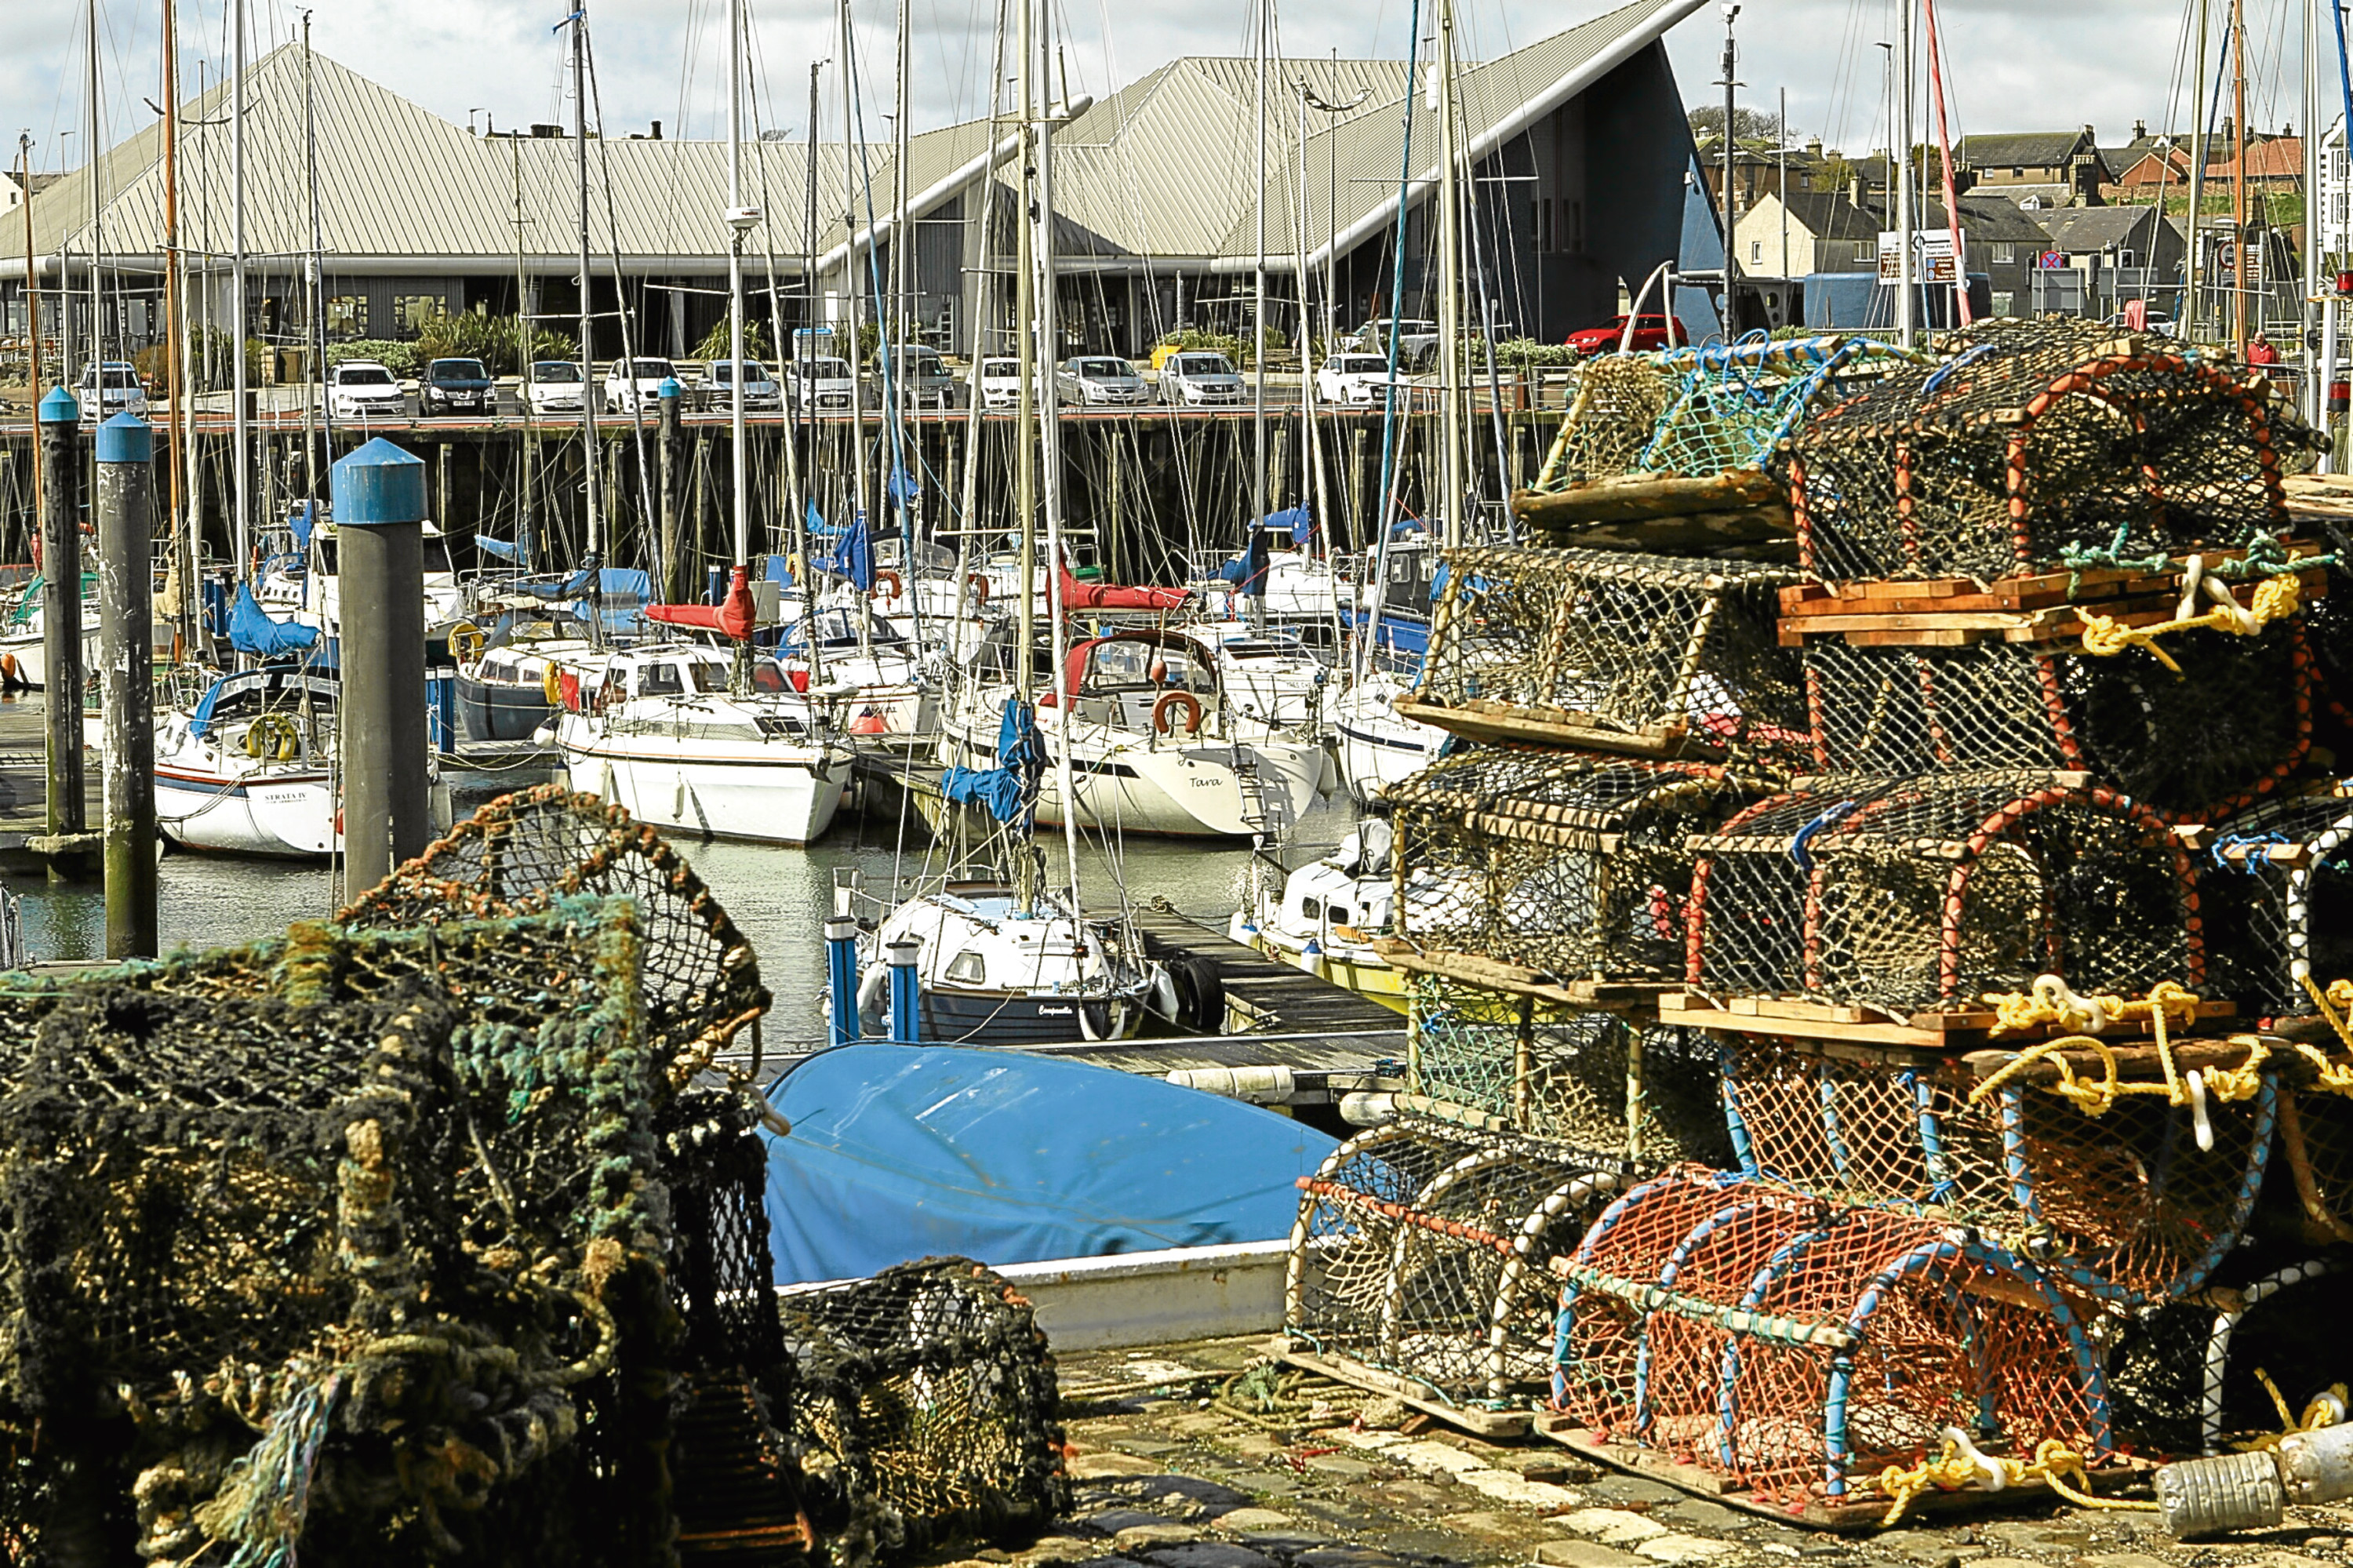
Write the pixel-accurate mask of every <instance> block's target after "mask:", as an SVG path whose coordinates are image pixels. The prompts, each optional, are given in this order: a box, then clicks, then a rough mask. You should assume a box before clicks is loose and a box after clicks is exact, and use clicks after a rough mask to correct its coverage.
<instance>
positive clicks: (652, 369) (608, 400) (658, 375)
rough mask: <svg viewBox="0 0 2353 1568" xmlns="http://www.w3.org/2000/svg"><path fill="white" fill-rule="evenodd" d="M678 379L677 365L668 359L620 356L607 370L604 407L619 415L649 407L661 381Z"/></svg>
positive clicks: (656, 397) (659, 395) (658, 390)
mask: <svg viewBox="0 0 2353 1568" xmlns="http://www.w3.org/2000/svg"><path fill="white" fill-rule="evenodd" d="M677 379H678V367H677V366H674V365H672V364H671V363H670V361H669V360H667V359H617V360H615V361H613V368H612V369H610V370H608V371H607V372H606V373H605V407H606V408H610V409H612V410H613V411H614V412H615V413H617V414H634V413H636V412H638V410H639V409H640V408H643V409H648V410H650V409H651V408H653V407H654V405H655V400H656V399H658V398H659V397H661V384H662V383H663V382H665V381H675V380H677Z"/></svg>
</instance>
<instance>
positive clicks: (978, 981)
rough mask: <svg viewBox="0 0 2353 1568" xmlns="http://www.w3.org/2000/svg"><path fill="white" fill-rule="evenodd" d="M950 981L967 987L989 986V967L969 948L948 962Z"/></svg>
mask: <svg viewBox="0 0 2353 1568" xmlns="http://www.w3.org/2000/svg"><path fill="white" fill-rule="evenodd" d="M948 979H950V980H957V981H961V982H962V983H964V984H965V985H987V983H988V966H987V964H985V963H983V962H982V961H981V957H980V955H979V954H978V953H977V952H975V951H974V950H972V949H971V948H965V950H964V951H963V952H961V953H958V954H957V955H956V956H955V958H953V959H949V960H948Z"/></svg>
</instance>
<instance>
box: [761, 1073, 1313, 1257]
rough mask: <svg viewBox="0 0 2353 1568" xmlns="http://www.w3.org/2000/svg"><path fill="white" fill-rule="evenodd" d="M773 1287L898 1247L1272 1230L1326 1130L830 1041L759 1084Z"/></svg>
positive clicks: (906, 1252)
mask: <svg viewBox="0 0 2353 1568" xmlns="http://www.w3.org/2000/svg"><path fill="white" fill-rule="evenodd" d="M768 1099H769V1103H771V1104H772V1105H774V1106H775V1107H776V1109H777V1110H779V1111H781V1112H782V1113H783V1114H784V1116H785V1118H786V1120H788V1121H790V1122H791V1123H792V1128H793V1130H792V1134H791V1136H789V1137H786V1138H778V1137H776V1135H775V1134H773V1133H763V1134H762V1135H761V1137H762V1139H763V1141H765V1143H766V1144H767V1148H768V1191H767V1210H768V1246H769V1250H770V1253H771V1255H773V1258H774V1260H775V1264H776V1283H777V1284H779V1285H797V1284H804V1283H807V1282H811V1281H815V1280H821V1279H849V1278H856V1277H863V1276H865V1275H870V1274H873V1273H875V1272H876V1271H877V1270H880V1269H883V1268H887V1267H889V1266H891V1265H892V1264H894V1263H903V1262H905V1261H906V1260H907V1259H909V1258H911V1257H928V1256H936V1255H943V1254H956V1255H962V1256H965V1257H971V1258H976V1259H978V1260H979V1261H981V1262H983V1263H988V1264H1008V1263H1039V1262H1043V1261H1045V1260H1048V1259H1050V1258H1060V1257H1102V1256H1107V1255H1112V1254H1115V1253H1125V1252H1150V1251H1156V1250H1158V1249H1160V1248H1163V1247H1178V1246H1213V1245H1229V1244H1232V1243H1237V1242H1253V1241H1273V1240H1277V1239H1279V1238H1281V1237H1282V1236H1286V1235H1288V1234H1291V1224H1292V1221H1293V1218H1294V1217H1296V1215H1297V1214H1298V1213H1299V1192H1298V1188H1297V1185H1296V1183H1297V1181H1298V1179H1299V1178H1300V1177H1302V1176H1309V1175H1313V1174H1314V1171H1315V1168H1316V1167H1317V1166H1318V1165H1319V1164H1321V1163H1322V1162H1323V1160H1324V1156H1326V1155H1327V1154H1329V1153H1330V1152H1331V1151H1332V1150H1333V1149H1334V1148H1335V1142H1334V1140H1333V1139H1331V1138H1329V1137H1328V1136H1326V1135H1325V1134H1324V1133H1321V1132H1318V1131H1316V1130H1315V1129H1314V1128H1309V1127H1303V1126H1301V1125H1300V1124H1299V1123H1297V1122H1295V1121H1293V1120H1292V1119H1290V1118H1288V1117H1282V1116H1277V1115H1275V1114H1274V1113H1273V1112H1271V1111H1268V1110H1261V1108H1259V1107H1256V1106H1251V1105H1246V1104H1244V1103H1242V1102H1241V1101H1240V1100H1229V1099H1220V1098H1219V1097H1216V1096H1214V1095H1205V1094H1202V1093H1200V1092H1198V1090H1194V1089H1181V1088H1178V1087H1176V1086H1175V1085H1173V1084H1169V1083H1166V1082H1164V1081H1162V1080H1161V1079H1158V1078H1146V1077H1140V1076H1138V1075H1134V1074H1132V1073H1123V1072H1119V1071H1117V1070H1115V1069H1113V1068H1110V1067H1098V1066H1093V1065H1090V1064H1087V1063H1084V1062H1071V1061H1064V1060H1060V1059H1058V1058H1054V1057H1048V1056H1027V1055H1023V1054H1019V1053H1018V1052H1010V1051H984V1050H966V1049H962V1048H959V1047H955V1046H947V1045H847V1046H843V1047H842V1048H840V1049H839V1050H835V1051H827V1052H823V1053H820V1054H818V1055H816V1056H812V1057H810V1058H809V1059H808V1060H807V1061H806V1062H804V1063H802V1064H801V1065H799V1066H798V1067H797V1068H795V1069H793V1070H792V1071H791V1072H790V1073H787V1074H786V1075H785V1076H784V1077H782V1078H780V1079H778V1080H777V1081H776V1083H775V1084H773V1085H771V1086H769V1088H768Z"/></svg>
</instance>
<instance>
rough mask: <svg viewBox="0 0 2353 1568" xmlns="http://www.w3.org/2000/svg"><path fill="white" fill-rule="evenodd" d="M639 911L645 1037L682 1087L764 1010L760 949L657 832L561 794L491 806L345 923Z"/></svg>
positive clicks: (364, 901)
mask: <svg viewBox="0 0 2353 1568" xmlns="http://www.w3.org/2000/svg"><path fill="white" fill-rule="evenodd" d="M583 892H586V893H597V894H616V895H627V896H628V897H630V898H633V899H635V900H636V901H637V904H638V911H639V927H640V929H641V931H642V932H643V934H644V944H645V956H644V965H645V976H644V985H645V1006H646V1021H647V1029H648V1033H649V1040H650V1042H651V1044H652V1045H653V1048H654V1049H655V1050H657V1051H659V1052H660V1053H661V1054H662V1055H663V1057H664V1059H665V1060H666V1061H667V1062H668V1063H669V1064H670V1079H671V1082H672V1083H673V1084H683V1083H685V1082H686V1081H687V1080H688V1079H689V1078H691V1077H692V1076H693V1075H694V1074H695V1073H696V1072H698V1071H700V1070H701V1069H702V1068H703V1067H704V1066H706V1065H709V1063H710V1061H711V1059H712V1057H713V1056H715V1055H716V1054H718V1053H719V1052H720V1051H722V1050H723V1049H725V1047H726V1045H727V1044H728V1042H729V1041H731V1040H733V1038H734V1036H735V1034H736V1033H737V1032H738V1031H740V1030H741V1029H743V1028H744V1026H745V1025H746V1024H751V1023H754V1022H755V1021H756V1020H757V1019H758V1018H759V1016H760V1014H761V1013H763V1012H766V1011H767V1007H768V1001H769V997H768V992H767V991H766V989H765V987H764V986H762V985H761V983H760V969H759V964H758V961H757V960H756V959H754V956H753V953H752V945H751V943H750V942H749V941H747V940H745V939H744V934H743V933H742V932H741V931H738V930H737V929H736V928H735V923H734V922H733V920H731V919H729V918H728V916H727V912H726V911H725V910H724V909H723V908H721V907H720V906H719V901H718V900H717V899H716V898H714V897H712V894H711V890H710V888H708V887H706V886H705V885H703V882H702V878H701V877H699V876H697V875H696V874H694V870H693V868H692V867H691V866H690V865H688V864H687V863H686V861H685V860H684V859H683V858H682V857H681V856H680V854H679V853H678V852H677V851H676V850H674V849H672V848H671V847H670V845H669V843H667V842H664V841H663V839H662V838H661V836H660V835H659V834H658V833H656V832H654V831H653V830H652V829H651V828H649V827H646V826H644V825H643V824H641V823H638V822H636V821H632V820H631V818H630V817H629V814H628V812H627V811H625V810H622V809H621V808H620V807H618V806H611V805H607V804H606V803H605V802H604V801H603V800H599V799H597V798H596V796H594V795H584V794H579V793H575V792H574V791H572V790H569V789H564V788H562V787H560V786H557V785H552V784H551V785H543V786H541V787H539V788H537V789H525V790H522V791H520V792H518V793H516V794H512V795H507V796H502V797H501V798H500V799H498V800H493V801H491V803H490V804H489V805H487V806H485V807H483V808H482V810H480V811H478V812H476V813H475V814H474V815H473V816H471V817H469V818H468V819H466V820H465V821H462V822H459V824H458V825H457V826H456V827H454V828H452V829H451V830H450V831H449V833H448V837H446V838H443V839H441V840H439V841H438V842H435V843H433V844H431V845H429V846H427V849H426V851H425V853H423V854H421V855H419V856H418V857H417V859H415V860H412V861H409V862H407V863H405V864H403V865H400V866H398V867H396V869H395V870H394V872H393V874H391V875H390V876H389V877H387V878H385V881H384V883H383V885H380V886H378V887H375V888H374V889H372V890H370V891H369V892H367V893H365V894H363V895H361V896H360V897H359V898H357V899H356V900H354V901H353V904H352V906H350V907H349V908H347V909H345V910H344V911H343V913H342V915H340V916H337V918H339V919H340V920H342V921H343V923H344V924H345V925H348V926H352V927H390V928H396V929H398V928H406V927H412V926H432V925H437V924H439V923H442V922H446V921H454V920H479V919H482V918H485V917H490V916H507V915H517V914H526V913H529V912H531V911H533V910H535V909H542V908H544V907H546V906H548V904H549V903H550V901H552V900H554V899H555V898H558V897H561V896H564V895H568V894H574V893H583Z"/></svg>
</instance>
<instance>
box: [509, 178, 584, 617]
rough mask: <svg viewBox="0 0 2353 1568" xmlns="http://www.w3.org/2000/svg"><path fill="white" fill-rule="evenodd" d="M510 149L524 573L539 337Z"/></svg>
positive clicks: (518, 521)
mask: <svg viewBox="0 0 2353 1568" xmlns="http://www.w3.org/2000/svg"><path fill="white" fill-rule="evenodd" d="M507 150H508V151H509V153H511V154H512V155H513V159H514V207H515V215H514V231H515V361H516V364H515V368H516V369H517V370H519V371H520V372H522V510H521V511H520V512H518V513H517V514H515V563H516V564H517V565H518V566H520V567H522V569H523V570H525V571H529V570H530V569H531V544H532V539H531V535H532V514H533V509H534V507H535V505H536V503H537V501H538V497H537V495H536V494H535V493H534V491H535V487H536V480H537V476H536V474H535V472H534V470H536V469H537V468H538V467H539V421H538V420H537V419H536V418H533V415H532V407H531V372H532V361H533V359H535V358H536V357H537V355H534V354H533V353H532V347H533V343H534V342H535V340H536V339H537V337H538V335H539V328H538V326H537V325H536V324H535V323H536V322H537V319H538V318H536V317H535V316H533V314H532V309H531V285H530V283H529V281H527V277H526V274H525V273H524V271H523V270H522V231H523V229H524V228H527V227H528V225H527V224H526V223H525V221H524V219H523V215H522V137H520V136H516V135H512V134H510V135H509V136H508V137H507ZM580 387H581V394H582V396H583V397H584V398H585V397H586V394H587V387H588V378H587V375H586V372H583V373H582V376H581V379H580Z"/></svg>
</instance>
